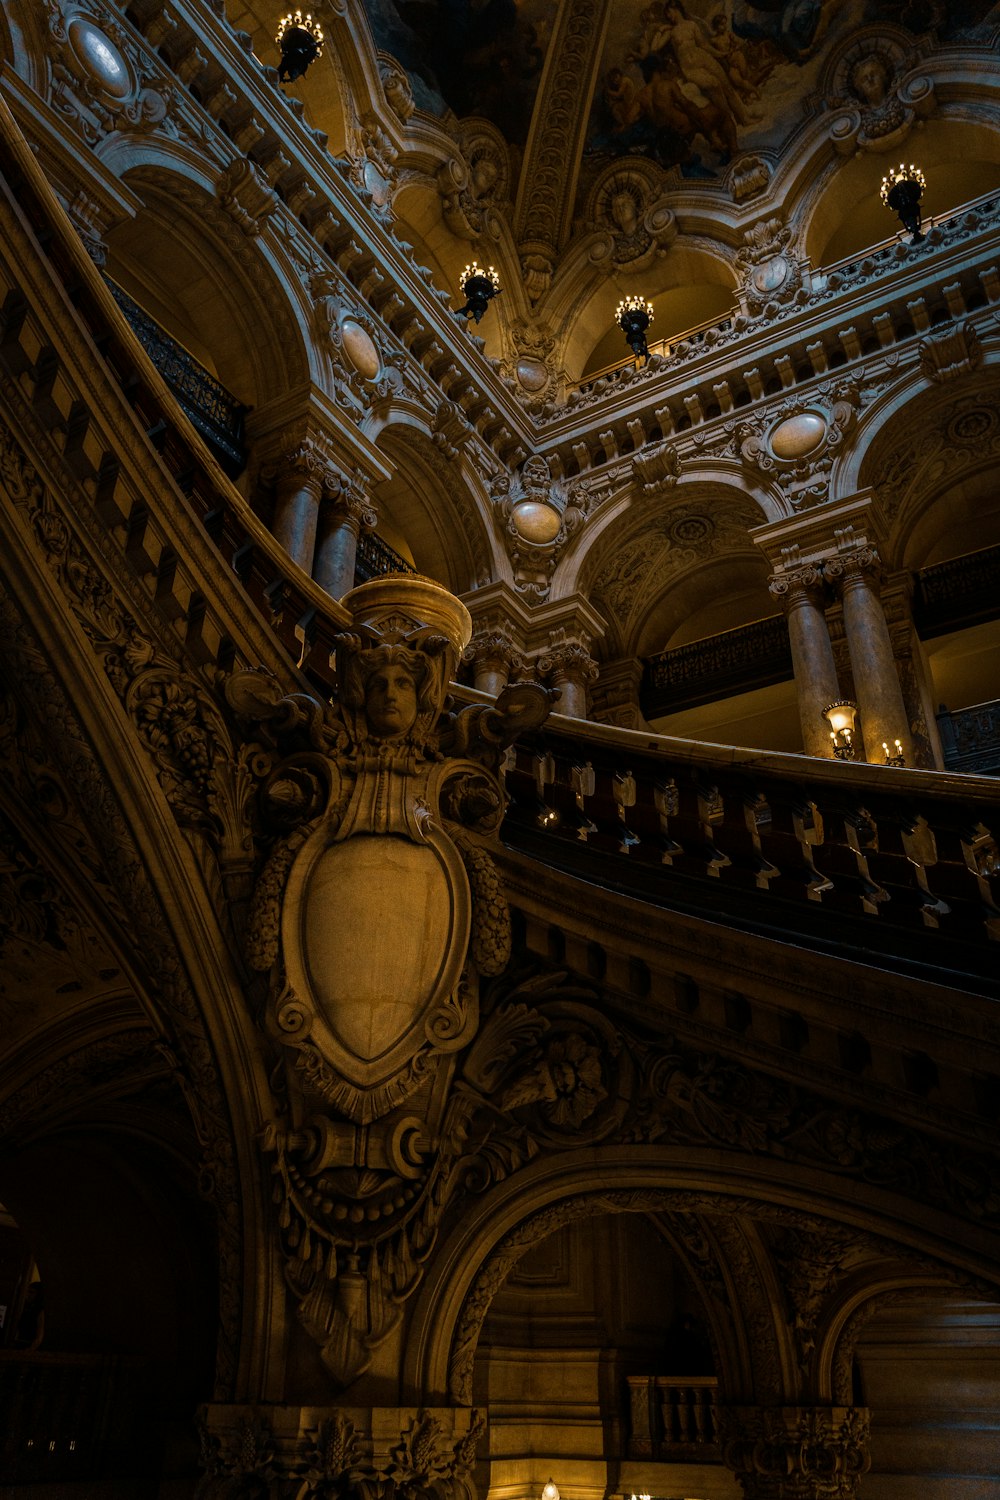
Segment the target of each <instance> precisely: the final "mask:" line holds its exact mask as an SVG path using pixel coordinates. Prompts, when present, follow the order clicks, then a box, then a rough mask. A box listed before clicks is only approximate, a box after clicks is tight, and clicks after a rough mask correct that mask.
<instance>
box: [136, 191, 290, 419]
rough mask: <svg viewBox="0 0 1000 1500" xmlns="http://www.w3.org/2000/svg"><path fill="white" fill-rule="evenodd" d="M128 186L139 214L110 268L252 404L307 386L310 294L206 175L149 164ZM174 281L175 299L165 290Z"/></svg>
mask: <svg viewBox="0 0 1000 1500" xmlns="http://www.w3.org/2000/svg"><path fill="white" fill-rule="evenodd" d="M126 186H128V187H129V189H130V190H131V191H132V192H133V193H134V194H135V195H136V196H137V198H138V199H139V200H140V201H141V203H142V207H141V209H140V210H139V212H138V213H137V214H136V216H135V217H134V218H133V219H131V220H130V221H128V222H126V223H122V224H119V225H118V226H116V228H115V229H114V230H112V231H111V233H110V234H109V236H108V243H109V251H110V254H109V259H108V266H107V270H108V274H109V275H110V276H111V277H112V279H114V280H121V281H122V283H123V284H124V289H125V291H126V292H127V293H128V294H129V295H130V296H132V297H133V299H134V300H135V301H136V302H138V303H139V304H140V305H141V306H142V307H143V308H144V309H145V311H147V312H148V313H149V314H150V316H152V317H154V318H156V320H157V321H158V322H160V323H161V324H162V325H163V326H164V327H165V328H166V330H167V332H168V333H170V334H172V335H173V337H175V338H177V339H178V340H179V342H181V343H182V344H184V345H185V347H187V348H188V349H189V350H190V352H191V353H192V354H193V355H194V356H195V358H197V359H198V360H199V361H200V362H201V363H203V364H205V365H206V368H208V369H209V371H210V373H212V374H214V375H216V376H217V378H218V379H219V380H220V381H221V382H222V384H223V385H225V386H226V387H227V389H229V390H230V391H231V392H232V394H233V395H234V396H236V397H237V398H238V399H239V400H240V401H242V402H243V403H244V404H245V405H246V406H248V407H254V408H259V407H261V406H264V405H266V404H267V403H268V402H270V401H274V400H277V399H279V398H281V397H283V396H286V395H287V393H288V392H289V391H290V390H294V389H296V388H297V387H300V386H302V385H303V384H304V383H305V381H306V380H307V379H308V376H309V364H310V352H309V346H308V343H307V340H306V337H305V334H304V331H303V325H302V321H301V319H300V315H299V311H298V309H297V308H296V307H295V305H294V304H295V300H296V298H297V296H300V295H301V293H300V291H299V289H298V288H297V286H296V287H294V288H293V285H292V284H291V282H290V279H289V277H288V276H287V275H285V274H282V272H281V270H280V269H279V268H278V266H277V264H276V263H275V262H274V260H273V259H272V258H271V257H270V256H269V255H268V253H267V250H266V248H265V245H264V243H263V237H261V238H257V239H253V238H248V236H247V235H246V234H244V233H243V232H242V231H241V230H240V229H238V228H237V226H236V224H235V223H234V222H233V220H232V219H231V218H229V216H228V215H227V214H226V213H225V212H224V211H223V210H222V209H221V208H220V206H219V204H218V203H217V202H216V200H215V198H214V197H213V196H212V194H211V192H210V190H209V188H208V187H207V186H206V184H205V183H203V182H196V181H194V180H192V179H191V178H190V177H187V176H183V175H181V174H178V173H177V172H176V171H174V170H171V169H169V168H166V167H163V166H150V165H146V166H141V167H136V168H135V170H134V171H131V172H130V173H129V174H128V177H127V179H126ZM161 286H162V287H165V288H166V289H167V293H168V295H167V297H165V298H164V297H161V296H160V295H159V294H158V288H160V287H161Z"/></svg>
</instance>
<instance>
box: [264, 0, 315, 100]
mask: <svg viewBox="0 0 1000 1500" xmlns="http://www.w3.org/2000/svg"><path fill="white" fill-rule="evenodd" d="M275 41H276V42H277V44H278V46H279V47H280V48H281V66H280V67H279V68H278V82H279V83H292V82H294V80H295V79H296V78H301V77H302V75H303V73H304V72H305V71H306V69H307V68H308V66H309V64H310V63H314V62H315V61H316V59H317V57H319V56H320V54H321V52H322V51H323V31H322V28H321V27H320V25H319V22H318V21H314V20H313V18H312V16H311V15H308V14H307V15H303V14H302V12H301V11H300V10H291V11H289V12H288V15H287V16H282V18H281V20H280V21H279V23H278V34H277V36H276V37H275Z"/></svg>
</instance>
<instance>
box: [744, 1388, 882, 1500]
mask: <svg viewBox="0 0 1000 1500" xmlns="http://www.w3.org/2000/svg"><path fill="white" fill-rule="evenodd" d="M718 1429H719V1440H720V1444H721V1448H722V1461H723V1463H724V1464H725V1465H726V1467H727V1468H728V1469H730V1470H731V1471H732V1472H733V1473H734V1474H735V1475H736V1477H737V1479H738V1480H739V1482H740V1486H741V1488H742V1490H743V1494H744V1496H745V1500H855V1496H856V1495H857V1493H858V1486H859V1484H860V1483H861V1480H862V1478H863V1477H864V1475H865V1474H866V1473H867V1472H868V1469H869V1467H870V1466H871V1454H870V1451H869V1441H870V1419H869V1414H868V1412H867V1410H866V1409H864V1408H863V1407H840V1406H829V1407H824V1406H821V1407H800V1406H794V1407H788V1406H786V1407H748V1406H731V1407H725V1406H723V1407H720V1408H719V1411H718Z"/></svg>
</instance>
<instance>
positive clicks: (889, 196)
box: [879, 163, 927, 243]
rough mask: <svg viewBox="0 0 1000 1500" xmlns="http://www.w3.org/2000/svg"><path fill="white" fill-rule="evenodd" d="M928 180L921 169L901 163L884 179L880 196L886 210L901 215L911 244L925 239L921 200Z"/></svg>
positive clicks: (901, 220)
mask: <svg viewBox="0 0 1000 1500" xmlns="http://www.w3.org/2000/svg"><path fill="white" fill-rule="evenodd" d="M926 186H927V179H926V178H925V177H924V174H923V172H921V170H920V168H919V167H915V166H913V165H912V164H911V165H910V166H906V165H905V164H903V163H900V165H899V166H898V167H893V169H892V171H891V172H888V173H887V174H886V176H885V177H883V178H882V187H881V189H880V190H879V196H880V197H881V199H882V202H883V203H884V204H885V206H886V208H891V209H892V211H893V213H896V214H898V215H899V218H900V222H901V223H902V225H903V228H904V229H905V230H906V231H907V232H908V233H909V235H910V239H911V243H915V242H916V241H917V240H922V239H923V237H924V236H923V234H922V232H921V229H920V200H921V198H922V197H923V195H924V188H925V187H926Z"/></svg>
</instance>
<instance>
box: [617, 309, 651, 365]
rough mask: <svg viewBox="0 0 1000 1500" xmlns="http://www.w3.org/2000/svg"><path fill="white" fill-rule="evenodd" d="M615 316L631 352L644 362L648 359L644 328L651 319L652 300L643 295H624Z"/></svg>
mask: <svg viewBox="0 0 1000 1500" xmlns="http://www.w3.org/2000/svg"><path fill="white" fill-rule="evenodd" d="M615 317H616V318H617V319H618V327H619V328H620V329H621V331H622V333H623V334H624V335H625V342H626V343H627V344H628V346H629V348H630V349H631V350H632V353H633V354H634V355H635V357H636V359H641V360H642V362H643V364H645V363H646V361H647V360H648V359H649V348H648V345H647V344H646V329H647V328H648V327H649V325H650V323H652V321H653V304H652V302H647V301H646V299H645V297H625V298H624V299H623V300H622V301H621V302H619V304H618V308H617V310H616V312H615Z"/></svg>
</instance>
